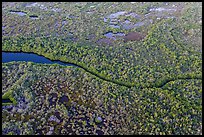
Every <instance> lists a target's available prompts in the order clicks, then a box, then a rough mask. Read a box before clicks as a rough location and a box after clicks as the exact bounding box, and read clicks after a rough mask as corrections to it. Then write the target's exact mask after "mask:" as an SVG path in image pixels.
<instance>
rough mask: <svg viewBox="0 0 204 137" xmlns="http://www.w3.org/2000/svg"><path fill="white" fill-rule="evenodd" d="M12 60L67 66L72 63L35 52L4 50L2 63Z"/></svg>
mask: <svg viewBox="0 0 204 137" xmlns="http://www.w3.org/2000/svg"><path fill="white" fill-rule="evenodd" d="M11 61H26V62H34V63H43V64H60V65H65V66H71V65H72V64H69V63H63V62H61V61H51V60H49V59H47V58H45V57H43V56H39V55H37V54H34V53H23V52H22V53H10V52H2V63H6V62H11Z"/></svg>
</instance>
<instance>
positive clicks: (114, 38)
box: [104, 32, 125, 40]
mask: <svg viewBox="0 0 204 137" xmlns="http://www.w3.org/2000/svg"><path fill="white" fill-rule="evenodd" d="M104 36H106V37H107V38H110V39H113V40H116V38H117V37H122V36H125V33H122V32H118V33H113V32H107V33H105V34H104Z"/></svg>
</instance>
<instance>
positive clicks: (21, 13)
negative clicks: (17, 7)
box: [10, 11, 27, 16]
mask: <svg viewBox="0 0 204 137" xmlns="http://www.w3.org/2000/svg"><path fill="white" fill-rule="evenodd" d="M10 13H12V14H18V15H19V16H25V15H26V14H27V13H26V12H22V11H10Z"/></svg>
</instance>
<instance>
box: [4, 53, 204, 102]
mask: <svg viewBox="0 0 204 137" xmlns="http://www.w3.org/2000/svg"><path fill="white" fill-rule="evenodd" d="M11 61H26V62H29V61H30V62H34V63H42V64H59V65H63V66H75V67H79V68H82V69H84V70H85V71H86V72H89V73H91V74H92V75H94V76H96V77H98V78H100V79H102V80H105V81H107V82H112V83H114V84H117V85H120V86H125V87H128V88H131V87H134V86H136V85H135V84H130V83H125V82H123V81H118V80H112V79H109V78H107V77H103V76H101V75H100V74H98V73H94V72H92V71H91V70H89V69H88V68H86V67H83V66H80V65H78V64H74V63H68V62H63V61H59V60H50V59H48V58H46V57H44V56H42V55H37V54H35V53H25V52H5V51H3V52H2V63H6V62H11ZM177 79H202V78H200V77H198V76H193V77H192V76H187V77H183V78H181V77H180V78H173V79H172V78H170V79H164V80H162V82H159V83H160V84H156V83H152V84H151V86H149V87H148V86H141V85H140V86H139V87H138V88H141V89H143V88H153V87H156V88H162V87H163V86H164V85H165V84H167V83H168V82H170V81H174V80H177ZM8 101H9V100H8V99H2V102H5V103H6V102H8Z"/></svg>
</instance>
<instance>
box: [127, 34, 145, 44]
mask: <svg viewBox="0 0 204 137" xmlns="http://www.w3.org/2000/svg"><path fill="white" fill-rule="evenodd" d="M145 36H146V35H145V34H143V33H140V32H129V33H128V34H127V35H125V36H124V42H127V41H140V40H142V39H144V38H145Z"/></svg>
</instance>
